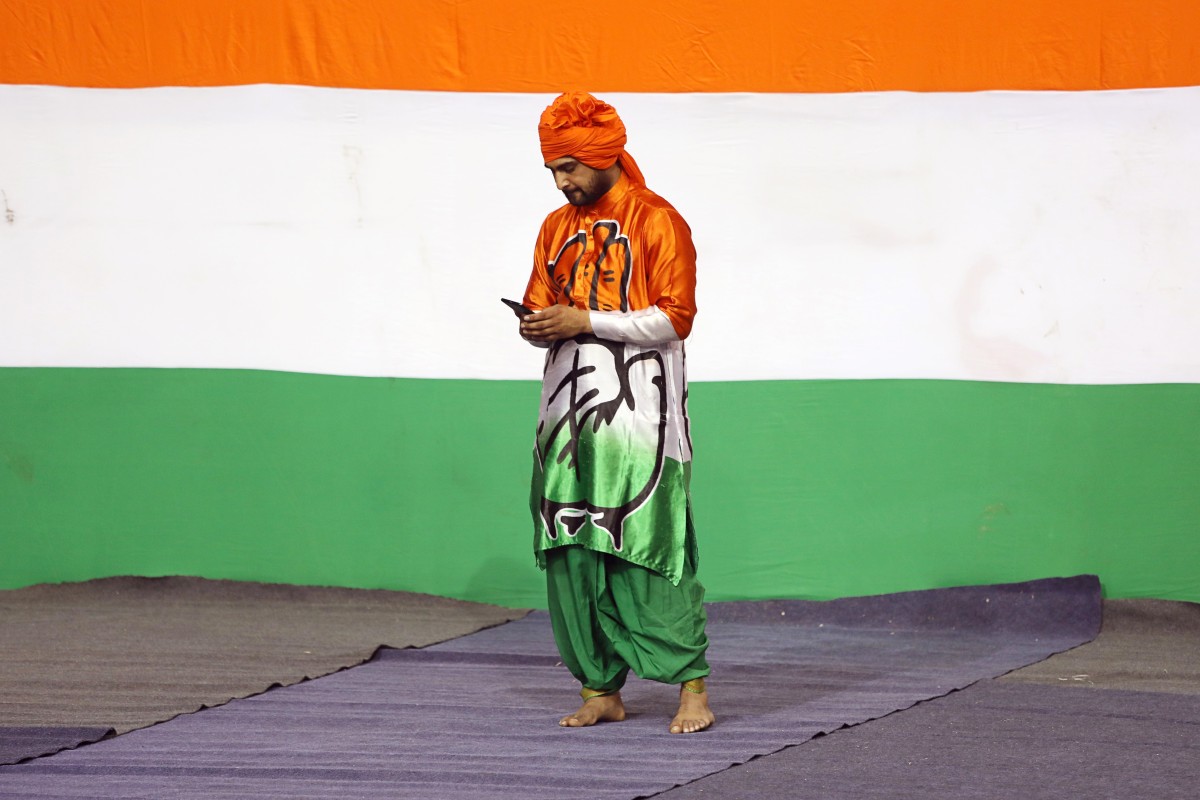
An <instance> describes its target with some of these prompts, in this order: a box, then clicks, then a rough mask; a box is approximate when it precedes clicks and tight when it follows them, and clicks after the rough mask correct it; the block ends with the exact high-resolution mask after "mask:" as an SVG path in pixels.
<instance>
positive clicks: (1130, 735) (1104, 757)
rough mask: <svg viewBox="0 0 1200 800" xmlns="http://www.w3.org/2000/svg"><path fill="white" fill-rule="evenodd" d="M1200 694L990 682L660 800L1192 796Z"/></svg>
mask: <svg viewBox="0 0 1200 800" xmlns="http://www.w3.org/2000/svg"><path fill="white" fill-rule="evenodd" d="M1198 778H1200V697H1198V696H1194V695H1182V696H1181V695H1176V694H1168V693H1159V692H1130V691H1124V690H1119V689H1117V690H1104V689H1091V690H1074V691H1072V690H1070V689H1064V688H1060V687H1055V686H1039V685H1033V684H1020V683H1005V682H1002V681H994V680H993V681H985V682H983V683H980V684H978V685H976V686H972V687H971V688H969V689H966V690H964V691H961V692H955V693H954V694H951V695H948V696H945V697H940V698H937V699H934V700H930V701H928V702H925V703H921V704H920V705H918V706H916V707H914V708H911V709H909V710H907V711H904V712H902V713H899V714H893V715H891V716H889V717H886V718H884V719H880V720H876V721H874V722H871V723H869V724H866V725H859V726H856V727H853V728H847V729H846V730H841V731H837V732H836V733H833V734H830V735H829V736H823V737H821V738H818V739H814V740H813V741H811V742H808V743H806V744H804V745H802V746H800V747H791V748H788V749H787V750H784V751H782V752H779V753H776V754H774V755H771V756H768V757H766V758H762V759H758V760H756V761H752V762H750V763H749V764H745V765H743V766H740V767H738V768H736V769H731V770H727V771H725V772H722V773H719V774H715V775H710V776H708V777H706V778H703V779H701V780H698V781H696V782H694V783H691V784H688V785H687V786H682V787H680V788H677V789H673V790H671V791H669V792H664V793H662V794H660V795H656V797H658V798H660V799H661V800H715V799H717V798H720V799H721V800H726V799H728V800H733V799H734V798H750V797H774V798H819V800H870V799H871V798H880V799H881V800H882V799H883V798H887V800H896V798H920V800H942V798H945V799H946V800H1014V798H1021V799H1022V800H1038V799H1040V798H1046V800H1062V798H1077V797H1078V798H1089V800H1104V799H1105V798H1113V800H1130V799H1131V798H1147V800H1149V799H1151V798H1152V799H1153V800H1193V798H1195V797H1196V796H1197V780H1198Z"/></svg>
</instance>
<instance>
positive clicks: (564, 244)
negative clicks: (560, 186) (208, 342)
mask: <svg viewBox="0 0 1200 800" xmlns="http://www.w3.org/2000/svg"><path fill="white" fill-rule="evenodd" d="M555 304H561V305H570V306H574V307H576V308H580V309H585V310H591V311H616V312H628V311H640V310H642V309H646V308H649V307H650V306H658V308H659V309H661V310H662V312H663V313H664V314H666V315H667V318H668V319H669V320H670V321H671V325H672V326H673V327H674V328H675V333H676V334H677V335H678V336H679V338H680V339H684V338H687V335H688V334H689V333H690V332H691V330H692V319H693V318H694V317H695V315H696V250H695V248H694V247H693V246H692V235H691V229H690V228H688V224H687V223H686V222H684V220H683V217H681V216H680V215H679V212H678V211H676V210H675V208H674V207H673V206H672V205H671V204H670V203H668V202H667V201H666V200H664V199H663V198H661V197H659V196H658V195H656V194H655V193H654V192H652V191H650V190H649V189H647V188H645V187H644V186H638V185H636V184H634V183H633V182H632V181H630V180H629V178H628V177H626V176H625V175H621V177H620V179H618V181H617V183H616V184H615V185H614V186H613V187H612V188H611V189H609V190H608V191H607V192H606V193H605V194H604V196H603V197H601V198H600V199H599V200H597V201H596V202H595V203H594V204H592V205H590V206H573V205H564V206H563V207H562V208H560V209H558V210H557V211H554V212H553V213H551V214H550V215H549V216H548V217H546V221H545V222H544V223H542V229H541V231H540V232H539V233H538V239H537V246H536V248H535V250H534V254H533V274H532V275H531V276H530V278H529V286H528V288H527V289H526V290H525V305H526V306H528V307H529V308H531V309H533V310H534V311H537V310H539V309H542V308H546V307H548V306H552V305H555Z"/></svg>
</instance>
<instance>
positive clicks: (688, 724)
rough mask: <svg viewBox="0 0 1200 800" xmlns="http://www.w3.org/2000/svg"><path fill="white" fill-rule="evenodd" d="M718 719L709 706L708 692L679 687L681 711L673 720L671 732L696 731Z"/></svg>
mask: <svg viewBox="0 0 1200 800" xmlns="http://www.w3.org/2000/svg"><path fill="white" fill-rule="evenodd" d="M716 721H717V718H716V717H715V716H713V713H712V709H710V708H709V707H708V692H700V693H699V694H697V693H696V692H689V691H688V690H687V689H684V688H683V687H682V686H680V687H679V711H678V712H677V713H676V714H675V719H673V720H671V733H696V732H698V731H702V730H704V729H705V728H707V727H709V726H710V725H712V724H713V723H714V722H716Z"/></svg>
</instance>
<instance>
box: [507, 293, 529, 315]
mask: <svg viewBox="0 0 1200 800" xmlns="http://www.w3.org/2000/svg"><path fill="white" fill-rule="evenodd" d="M500 302H501V303H504V305H506V306H508V307H509V308H511V309H512V310H513V313H514V314H516V315H517V316H518V317H527V316H529V315H530V314H532V313H533V312H532V311H530V310H529V309H528V308H526V307H525V306H523V305H521V304H520V303H518V302H517V301H516V300H509V299H508V298H505V297H501V298H500Z"/></svg>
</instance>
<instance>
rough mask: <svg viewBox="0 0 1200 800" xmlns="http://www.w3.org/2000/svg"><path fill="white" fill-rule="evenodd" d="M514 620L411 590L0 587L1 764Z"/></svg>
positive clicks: (120, 584) (208, 584)
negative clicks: (382, 651) (380, 652)
mask: <svg viewBox="0 0 1200 800" xmlns="http://www.w3.org/2000/svg"><path fill="white" fill-rule="evenodd" d="M525 613H526V612H525V611H523V610H513V609H507V608H499V607H497V606H488V605H482V604H479V603H466V602H462V601H458V600H449V599H446V598H442V597H433V596H431V595H422V594H413V593H409V592H389V591H379V590H364V589H344V588H334V587H317V586H287V585H279V584H261V583H241V582H235V581H213V580H204V579H201V578H181V577H173V578H130V577H123V578H105V579H100V580H93V581H87V582H84V583H68V584H54V585H50V584H47V585H39V586H31V587H27V588H24V589H12V590H7V591H0V643H2V646H0V763H13V762H15V761H18V760H20V759H23V758H29V757H32V756H37V755H41V754H44V753H50V752H55V751H57V750H60V749H62V748H64V747H73V746H75V745H78V744H80V743H81V742H87V741H94V740H96V739H99V738H102V737H104V736H106V735H109V734H110V733H113V732H115V733H123V732H125V731H128V730H131V729H134V728H139V727H143V726H146V725H151V724H153V723H155V722H160V721H162V720H165V719H169V718H171V717H173V716H175V715H177V714H181V713H184V712H189V711H196V710H197V709H200V708H202V707H206V706H215V705H220V704H221V703H225V702H228V701H229V700H230V699H232V698H234V697H245V696H247V695H251V694H255V693H258V692H262V691H265V690H266V689H267V688H269V687H271V686H272V685H288V684H292V683H296V682H297V681H301V680H304V679H305V678H313V677H316V676H319V675H325V674H328V673H330V672H333V671H335V670H339V669H343V668H345V667H348V666H351V665H353V664H359V663H362V662H363V661H366V660H367V659H368V658H370V657H371V655H372V654H373V653H374V652H375V651H376V649H378V648H379V647H380V646H382V645H386V646H389V647H397V648H403V647H420V646H424V645H428V644H432V643H434V642H439V641H444V640H446V639H450V638H453V637H455V636H462V635H464V634H468V633H472V632H474V631H478V630H480V629H481V628H486V627H489V626H492V625H498V624H500V623H503V622H506V621H508V620H511V619H515V618H519V617H521V616H523V615H524V614H525Z"/></svg>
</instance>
